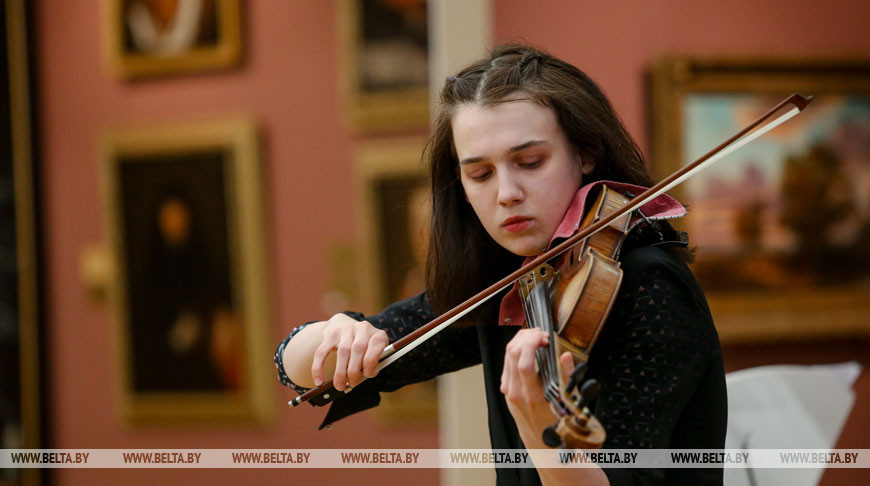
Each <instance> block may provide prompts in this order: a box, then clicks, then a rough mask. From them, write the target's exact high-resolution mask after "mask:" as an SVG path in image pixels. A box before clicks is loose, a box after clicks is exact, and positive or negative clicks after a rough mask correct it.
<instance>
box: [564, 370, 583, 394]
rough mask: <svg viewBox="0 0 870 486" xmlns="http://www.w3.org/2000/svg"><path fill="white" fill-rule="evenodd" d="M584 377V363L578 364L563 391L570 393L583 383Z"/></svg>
mask: <svg viewBox="0 0 870 486" xmlns="http://www.w3.org/2000/svg"><path fill="white" fill-rule="evenodd" d="M584 376H586V363H580V364H578V365H577V366H576V367H575V368H574V371H572V372H571V379H570V380H568V386H567V387H565V391H566V392H568V393H570V392H571V390H573V389H574V387H576V386H579V385H580V383H582V382H583V377H584Z"/></svg>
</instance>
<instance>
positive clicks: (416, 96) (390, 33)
mask: <svg viewBox="0 0 870 486" xmlns="http://www.w3.org/2000/svg"><path fill="white" fill-rule="evenodd" d="M426 9H427V5H426V1H425V0H341V1H340V2H339V27H340V28H339V32H340V36H341V39H340V44H341V46H342V52H341V69H342V72H343V75H342V81H341V82H342V95H343V98H344V100H345V106H346V110H345V111H346V115H347V118H348V122H349V124H350V125H351V127H352V128H353V129H355V130H359V131H367V132H369V131H383V130H393V131H395V130H408V129H420V128H425V127H426V126H427V124H428V122H429V109H428V104H429V93H428V77H429V68H428V65H429V55H428V28H427V10H426Z"/></svg>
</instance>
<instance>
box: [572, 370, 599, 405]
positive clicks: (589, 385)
mask: <svg viewBox="0 0 870 486" xmlns="http://www.w3.org/2000/svg"><path fill="white" fill-rule="evenodd" d="M599 392H601V384H600V383H598V380H596V379H594V378H593V379H591V380H589V381H587V382H586V383H584V384H583V387H582V388H581V389H580V403H578V405H577V406H578V407H579V408H580V409H581V410H582V409H583V407H585V406H587V405H589V403H591V402H592V401H593V400H595V399H596V398H598V393H599Z"/></svg>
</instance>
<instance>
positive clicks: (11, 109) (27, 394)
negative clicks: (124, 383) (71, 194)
mask: <svg viewBox="0 0 870 486" xmlns="http://www.w3.org/2000/svg"><path fill="white" fill-rule="evenodd" d="M30 8H31V7H30V6H29V5H28V3H27V2H23V1H21V0H4V1H3V3H2V8H0V30H2V36H0V38H2V48H0V59H2V63H0V64H2V75H0V86H2V90H3V93H4V95H3V96H2V97H0V100H2V101H0V107H2V109H0V112H2V114H0V152H2V155H0V222H2V223H0V369H2V370H3V373H2V374H0V448H2V449H39V448H42V447H44V443H43V439H42V438H43V437H44V436H45V433H44V431H43V424H44V416H45V414H46V412H45V410H44V407H43V404H44V401H43V400H42V398H41V388H42V378H41V377H42V376H43V374H44V370H43V369H41V366H40V363H41V359H40V356H41V352H40V349H41V342H42V337H41V333H40V320H41V318H40V305H39V302H40V295H39V268H38V263H39V261H40V255H39V243H38V242H39V238H38V234H39V232H38V229H37V226H36V221H37V206H36V201H37V199H38V198H37V189H38V186H37V170H36V166H37V163H36V160H35V155H34V146H33V135H32V127H33V122H32V118H31V116H32V115H31V112H32V111H31V106H32V101H31V96H32V95H31V93H30V89H29V87H30V82H29V79H30V77H31V69H30V66H31V65H32V63H31V60H30V56H29V53H28V50H29V47H30V46H31V45H32V44H31V42H30V41H29V37H28V29H29V28H30V27H31V25H32V17H31V16H32V14H33V12H32V10H31V9H30ZM41 481H42V474H41V472H40V470H39V469H2V470H0V485H2V486H7V485H9V486H12V485H36V484H40V483H41Z"/></svg>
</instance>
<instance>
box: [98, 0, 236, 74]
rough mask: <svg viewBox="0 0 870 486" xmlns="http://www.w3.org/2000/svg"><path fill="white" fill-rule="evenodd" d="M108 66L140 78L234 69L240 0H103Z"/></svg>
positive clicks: (112, 69) (110, 68)
mask: <svg viewBox="0 0 870 486" xmlns="http://www.w3.org/2000/svg"><path fill="white" fill-rule="evenodd" d="M102 10H103V17H104V18H103V25H104V40H103V43H104V51H105V58H106V62H107V64H108V66H109V70H110V71H111V72H112V73H113V74H115V75H117V76H119V77H122V78H126V79H132V78H142V77H149V76H162V75H170V74H183V73H193V72H198V71H207V70H215V69H225V68H230V67H233V66H235V65H236V64H238V62H239V59H240V57H241V50H242V49H241V23H242V20H241V16H240V11H239V0H102Z"/></svg>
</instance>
